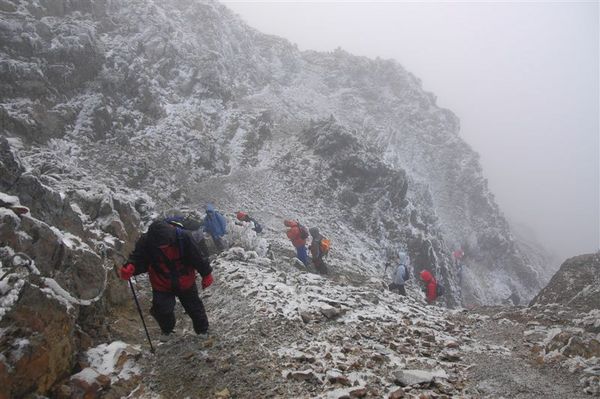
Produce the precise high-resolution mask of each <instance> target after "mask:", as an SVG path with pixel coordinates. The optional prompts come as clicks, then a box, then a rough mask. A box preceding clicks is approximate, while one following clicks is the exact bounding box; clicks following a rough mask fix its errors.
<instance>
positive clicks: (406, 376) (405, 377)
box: [394, 369, 448, 387]
mask: <svg viewBox="0 0 600 399" xmlns="http://www.w3.org/2000/svg"><path fill="white" fill-rule="evenodd" d="M434 378H446V379H447V378H448V374H446V372H445V371H444V370H415V369H412V370H399V371H397V372H396V373H394V383H395V384H397V385H400V386H401V387H406V386H411V385H419V384H425V383H430V382H432V381H433V379H434Z"/></svg>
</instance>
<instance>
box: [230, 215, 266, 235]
mask: <svg viewBox="0 0 600 399" xmlns="http://www.w3.org/2000/svg"><path fill="white" fill-rule="evenodd" d="M235 217H236V218H237V220H239V221H240V222H245V223H252V230H254V231H255V232H256V234H260V233H262V230H263V229H262V226H261V225H260V224H259V223H258V222H257V221H256V220H255V219H253V218H251V217H250V215H248V214H247V213H246V212H242V211H239V212H238V213H236V214H235ZM236 223H237V222H236Z"/></svg>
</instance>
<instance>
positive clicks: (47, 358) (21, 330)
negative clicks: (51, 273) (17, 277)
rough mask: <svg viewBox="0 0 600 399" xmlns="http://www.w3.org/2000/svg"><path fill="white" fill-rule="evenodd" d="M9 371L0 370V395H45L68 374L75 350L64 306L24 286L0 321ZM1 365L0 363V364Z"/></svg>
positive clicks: (0, 343) (1, 342)
mask: <svg viewBox="0 0 600 399" xmlns="http://www.w3.org/2000/svg"><path fill="white" fill-rule="evenodd" d="M0 328H2V329H6V330H5V332H4V333H3V334H2V335H1V336H0V346H1V347H2V348H12V349H11V350H8V351H6V352H4V350H3V353H5V357H6V362H7V364H8V366H9V367H8V368H5V367H0V381H5V383H4V384H0V396H2V395H5V396H6V397H23V396H25V395H27V394H29V393H39V394H45V393H46V392H48V391H49V390H50V388H51V387H52V385H53V384H54V383H56V382H57V381H59V380H60V379H62V378H64V377H65V376H66V375H68V373H69V372H70V371H71V369H72V366H73V364H74V361H75V359H74V357H75V353H76V351H77V346H76V342H75V334H74V332H75V321H74V318H73V317H72V316H70V315H69V314H68V313H67V312H66V309H65V307H64V306H63V305H62V304H61V303H59V302H58V301H57V300H55V299H54V298H49V297H47V296H46V295H45V294H44V293H42V292H41V291H40V290H39V289H37V288H35V287H32V286H31V285H30V284H27V283H26V284H25V285H24V286H23V288H22V290H21V292H20V294H19V299H18V301H17V302H16V303H15V305H14V306H13V308H12V309H11V310H10V311H9V312H8V313H7V314H6V315H5V316H4V318H2V320H0ZM0 363H1V362H0Z"/></svg>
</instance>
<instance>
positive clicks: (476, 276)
mask: <svg viewBox="0 0 600 399" xmlns="http://www.w3.org/2000/svg"><path fill="white" fill-rule="evenodd" d="M2 4H3V6H2V7H3V8H2V24H0V38H1V39H2V40H0V43H1V48H0V51H1V53H0V71H1V74H0V75H1V79H0V85H1V87H2V95H1V98H0V102H1V106H0V112H1V113H2V114H1V117H2V121H3V124H2V128H3V134H4V135H6V136H9V137H19V138H22V139H23V140H24V142H25V148H24V149H23V150H22V152H23V154H24V155H25V156H26V157H25V161H26V162H27V164H28V165H29V167H31V168H32V169H33V170H35V171H37V172H38V173H40V174H47V175H49V176H51V177H50V179H51V180H53V181H52V182H50V183H49V184H51V185H52V186H53V187H57V188H59V187H65V186H67V187H68V186H69V185H70V184H77V183H76V181H77V178H78V176H79V175H86V176H90V178H91V179H92V180H93V181H96V182H99V183H101V184H103V185H106V186H107V187H111V188H113V189H114V190H117V191H118V190H119V189H120V187H128V188H132V189H136V190H139V191H141V192H144V193H146V194H147V195H149V196H150V197H151V198H152V199H153V200H154V201H156V203H157V204H158V206H159V207H170V206H171V205H185V206H190V207H201V206H203V204H204V203H205V202H206V201H209V200H210V201H213V202H215V203H216V204H217V206H218V208H219V209H222V210H224V211H229V212H233V211H236V210H238V209H245V210H248V211H250V212H251V214H252V215H254V216H255V217H256V218H257V219H258V220H261V221H265V222H266V225H267V226H268V227H269V228H268V229H267V234H266V237H267V238H268V239H269V240H271V241H273V242H274V243H281V248H282V249H283V248H286V247H285V244H286V243H285V240H284V239H282V235H283V229H282V228H281V220H282V219H283V218H290V217H296V218H299V219H300V220H301V221H304V222H305V223H306V224H309V225H317V226H319V227H320V228H321V229H322V230H323V231H324V232H325V234H326V235H328V236H331V237H332V238H333V240H334V248H335V251H334V252H333V253H332V257H331V262H332V265H333V269H334V270H335V272H336V273H344V272H356V273H360V274H367V275H381V274H382V272H383V265H384V263H385V261H386V260H387V255H386V254H387V253H389V251H390V250H394V251H396V250H397V249H399V248H402V249H405V250H407V251H408V252H409V254H410V255H411V257H412V258H413V260H414V265H415V269H416V272H418V271H420V270H421V269H424V268H428V269H432V270H433V271H434V273H435V274H436V275H437V276H438V277H439V278H440V279H441V280H442V281H444V282H445V285H446V287H447V290H448V295H447V296H446V298H445V300H446V301H447V303H448V304H450V305H456V304H460V303H463V304H471V303H494V302H498V301H500V300H502V299H504V298H506V297H507V296H508V295H510V294H511V293H512V292H516V293H518V294H519V295H520V296H521V297H524V298H531V297H532V296H533V294H534V293H535V292H536V291H537V289H538V288H540V287H541V284H542V283H543V280H544V277H543V275H542V274H543V272H542V270H543V266H544V265H539V264H531V262H530V261H529V260H528V259H527V257H526V255H525V254H523V253H522V252H521V251H520V250H519V249H518V248H517V246H516V243H515V240H514V238H513V237H512V234H511V233H510V230H509V226H508V224H507V223H506V221H505V219H504V218H503V216H502V215H501V213H500V211H499V209H498V207H497V205H496V204H495V202H494V200H493V196H492V195H491V193H490V192H489V190H488V188H487V184H486V181H485V179H484V178H483V175H482V171H481V167H480V166H479V162H478V157H477V154H476V153H474V152H473V151H472V150H471V149H470V148H469V146H468V145H467V144H466V143H464V142H463V141H462V140H461V139H460V137H459V136H458V130H459V123H458V120H457V118H456V117H455V116H454V115H453V114H452V113H451V112H449V111H448V110H444V109H441V108H439V107H437V106H436V104H435V98H434V96H433V95H432V94H430V93H426V92H424V91H423V89H422V87H421V84H420V82H419V80H418V79H417V78H416V77H414V76H413V75H412V74H410V73H409V72H407V71H405V70H404V69H403V68H402V67H401V66H400V65H398V64H397V63H396V62H394V61H388V60H380V59H377V60H370V59H368V58H365V57H356V56H353V55H350V54H348V53H346V52H344V51H341V50H336V51H333V52H331V53H318V52H312V51H307V52H300V51H298V49H297V48H296V47H295V46H293V45H292V44H290V43H288V42H287V41H285V40H283V39H280V38H277V37H273V36H268V35H264V34H261V33H259V32H257V31H256V30H254V29H251V28H249V27H248V26H247V25H245V24H244V23H243V22H242V21H241V20H240V19H239V18H238V17H236V16H234V15H233V14H232V13H231V12H230V11H228V10H227V9H226V8H225V7H223V6H221V5H219V4H218V3H215V2H211V1H193V0H171V1H167V2H155V1H140V0H137V1H111V2H94V3H92V2H87V1H74V2H66V1H64V2H63V1H58V2H55V1H36V2H33V1H26V0H21V1H13V0H7V1H5V2H3V3H2ZM277 245H278V244H277ZM461 245H462V246H463V247H464V249H465V252H466V254H467V258H466V260H465V262H466V266H467V267H466V270H467V271H466V272H465V273H464V276H463V279H462V280H459V277H458V271H457V270H456V269H455V268H453V267H452V261H451V258H450V254H451V252H452V250H453V249H455V248H456V247H458V246H461ZM287 248H289V244H288V247H287ZM461 288H462V295H461Z"/></svg>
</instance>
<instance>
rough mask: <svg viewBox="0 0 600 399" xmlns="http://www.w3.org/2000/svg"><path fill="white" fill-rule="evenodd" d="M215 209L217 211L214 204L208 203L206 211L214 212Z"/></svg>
mask: <svg viewBox="0 0 600 399" xmlns="http://www.w3.org/2000/svg"><path fill="white" fill-rule="evenodd" d="M214 211H215V207H214V206H213V204H207V205H206V212H214Z"/></svg>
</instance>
